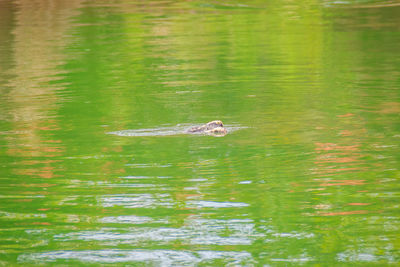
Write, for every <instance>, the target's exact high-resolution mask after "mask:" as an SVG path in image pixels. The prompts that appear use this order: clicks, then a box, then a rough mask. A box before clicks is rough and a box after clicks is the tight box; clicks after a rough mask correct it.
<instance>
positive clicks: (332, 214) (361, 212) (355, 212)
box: [319, 210, 368, 216]
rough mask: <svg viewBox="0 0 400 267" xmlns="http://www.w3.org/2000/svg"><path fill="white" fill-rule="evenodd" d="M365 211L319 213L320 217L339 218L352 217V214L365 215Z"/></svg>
mask: <svg viewBox="0 0 400 267" xmlns="http://www.w3.org/2000/svg"><path fill="white" fill-rule="evenodd" d="M366 213H368V211H367V210H353V211H339V212H326V213H325V212H324V213H319V215H321V216H341V215H353V214H366Z"/></svg>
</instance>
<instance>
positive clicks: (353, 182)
mask: <svg viewBox="0 0 400 267" xmlns="http://www.w3.org/2000/svg"><path fill="white" fill-rule="evenodd" d="M364 184H365V180H329V181H326V182H323V183H321V184H320V186H337V185H364Z"/></svg>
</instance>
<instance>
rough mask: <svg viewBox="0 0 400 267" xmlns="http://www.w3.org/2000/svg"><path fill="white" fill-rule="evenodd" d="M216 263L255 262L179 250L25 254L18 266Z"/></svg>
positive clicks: (245, 256)
mask: <svg viewBox="0 0 400 267" xmlns="http://www.w3.org/2000/svg"><path fill="white" fill-rule="evenodd" d="M216 259H222V260H227V261H229V262H230V263H231V264H233V265H238V264H243V263H245V262H249V261H250V260H252V256H251V254H250V253H248V252H241V251H240V252H237V251H229V252H228V251H193V252H190V251H178V250H146V249H137V250H121V249H108V250H85V251H68V250H59V251H51V252H45V253H32V254H22V255H20V256H19V257H18V261H19V262H43V261H47V262H54V261H57V260H77V261H81V262H93V263H118V262H143V263H146V264H149V263H153V264H157V266H183V265H185V266H195V265H197V264H198V263H201V262H207V261H212V260H216Z"/></svg>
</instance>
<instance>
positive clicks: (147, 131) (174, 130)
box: [107, 124, 248, 136]
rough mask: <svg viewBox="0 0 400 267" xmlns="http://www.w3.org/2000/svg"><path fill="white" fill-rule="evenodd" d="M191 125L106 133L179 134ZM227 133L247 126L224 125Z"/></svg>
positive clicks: (137, 134)
mask: <svg viewBox="0 0 400 267" xmlns="http://www.w3.org/2000/svg"><path fill="white" fill-rule="evenodd" d="M193 126H200V125H191V124H178V125H176V126H171V127H156V128H146V129H134V130H121V131H115V132H108V133H107V134H113V135H118V136H168V135H179V134H186V130H187V129H189V128H190V127H193ZM225 128H226V129H227V131H228V133H232V132H234V131H237V130H240V129H245V128H248V127H245V126H239V125H225Z"/></svg>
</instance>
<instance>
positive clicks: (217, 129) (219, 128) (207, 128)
mask: <svg viewBox="0 0 400 267" xmlns="http://www.w3.org/2000/svg"><path fill="white" fill-rule="evenodd" d="M186 132H188V133H199V134H208V135H213V136H224V135H226V134H227V132H228V131H227V130H226V128H225V127H224V124H223V123H222V121H220V120H216V121H210V122H209V123H207V124H204V125H202V126H197V127H192V128H189V129H188V130H187V131H186Z"/></svg>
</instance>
